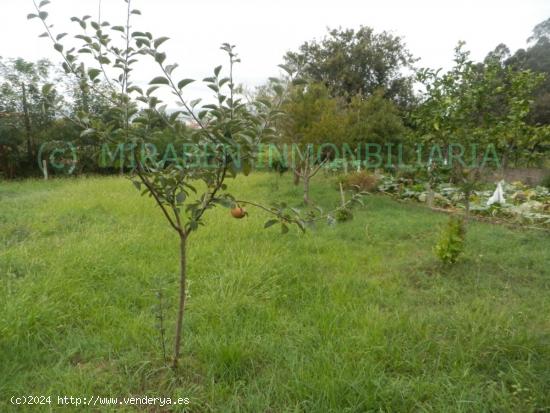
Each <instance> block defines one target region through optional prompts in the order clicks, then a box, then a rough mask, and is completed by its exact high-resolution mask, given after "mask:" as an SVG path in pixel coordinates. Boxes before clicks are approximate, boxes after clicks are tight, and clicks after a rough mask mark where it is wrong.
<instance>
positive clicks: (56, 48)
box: [53, 43, 63, 53]
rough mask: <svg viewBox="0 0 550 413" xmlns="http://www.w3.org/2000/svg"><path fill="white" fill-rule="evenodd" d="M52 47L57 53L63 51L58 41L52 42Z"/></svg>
mask: <svg viewBox="0 0 550 413" xmlns="http://www.w3.org/2000/svg"><path fill="white" fill-rule="evenodd" d="M53 48H54V49H55V50H57V51H58V52H59V53H62V52H63V45H62V44H60V43H56V44H54V45H53Z"/></svg>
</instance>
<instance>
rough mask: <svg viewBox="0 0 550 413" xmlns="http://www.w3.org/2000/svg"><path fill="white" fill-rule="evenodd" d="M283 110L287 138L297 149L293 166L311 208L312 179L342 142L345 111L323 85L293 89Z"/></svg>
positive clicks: (284, 130)
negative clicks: (335, 147)
mask: <svg viewBox="0 0 550 413" xmlns="http://www.w3.org/2000/svg"><path fill="white" fill-rule="evenodd" d="M283 110H284V111H285V113H286V116H285V117H284V118H283V119H282V121H281V128H282V133H283V139H284V141H285V142H286V143H289V144H291V145H292V146H293V153H292V155H293V159H292V160H291V163H292V168H293V170H294V175H295V177H297V179H296V183H298V182H299V181H301V182H302V185H303V200H304V204H305V205H309V204H310V196H309V191H310V182H311V179H312V178H314V177H315V176H316V175H317V173H319V171H320V170H321V168H322V167H323V165H325V164H326V162H328V161H329V159H330V157H331V156H334V153H333V151H334V146H333V145H338V144H340V143H341V142H342V137H343V132H344V128H345V120H346V119H345V112H344V111H343V109H342V107H341V102H339V101H338V100H337V99H335V98H332V97H330V95H329V93H328V90H327V88H326V87H325V86H323V85H322V84H309V85H299V86H296V87H293V88H292V90H291V92H290V97H289V98H288V99H287V100H286V101H285V103H284V104H283ZM324 144H326V146H323V145H324ZM297 152H299V153H297Z"/></svg>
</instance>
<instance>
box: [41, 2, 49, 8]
mask: <svg viewBox="0 0 550 413" xmlns="http://www.w3.org/2000/svg"><path fill="white" fill-rule="evenodd" d="M48 4H50V0H42V1H41V2H40V4H39V5H38V7H39V8H42V7H44V6H46V5H48Z"/></svg>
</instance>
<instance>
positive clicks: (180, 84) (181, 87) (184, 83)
mask: <svg viewBox="0 0 550 413" xmlns="http://www.w3.org/2000/svg"><path fill="white" fill-rule="evenodd" d="M194 81H195V80H194V79H183V80H180V81H179V83H178V88H179V89H183V88H184V87H185V86H187V85H188V84H190V83H193V82H194Z"/></svg>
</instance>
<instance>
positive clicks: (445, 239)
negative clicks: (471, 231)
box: [435, 216, 466, 264]
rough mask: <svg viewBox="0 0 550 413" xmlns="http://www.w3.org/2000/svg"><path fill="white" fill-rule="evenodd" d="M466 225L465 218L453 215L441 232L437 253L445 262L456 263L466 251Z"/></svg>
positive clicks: (436, 248) (436, 247)
mask: <svg viewBox="0 0 550 413" xmlns="http://www.w3.org/2000/svg"><path fill="white" fill-rule="evenodd" d="M465 238H466V226H465V224H464V218H462V217H457V216H451V217H450V219H449V222H448V223H447V225H446V226H445V228H444V229H443V231H442V232H441V237H440V239H439V241H438V243H437V245H436V246H435V253H436V255H437V256H438V257H439V259H440V260H441V261H442V262H443V263H444V264H454V263H456V262H457V261H458V258H459V257H460V255H461V254H462V252H463V251H464V242H465Z"/></svg>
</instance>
